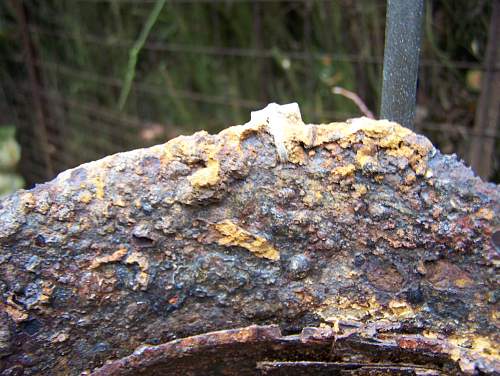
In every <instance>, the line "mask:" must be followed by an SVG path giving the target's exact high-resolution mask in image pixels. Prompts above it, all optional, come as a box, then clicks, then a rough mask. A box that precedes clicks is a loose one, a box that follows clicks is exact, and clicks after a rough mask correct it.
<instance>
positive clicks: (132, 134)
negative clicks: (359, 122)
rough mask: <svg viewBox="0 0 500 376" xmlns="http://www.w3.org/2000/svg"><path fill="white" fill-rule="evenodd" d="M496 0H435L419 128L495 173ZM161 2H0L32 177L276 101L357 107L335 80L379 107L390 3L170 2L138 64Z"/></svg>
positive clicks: (6, 67) (323, 108)
mask: <svg viewBox="0 0 500 376" xmlns="http://www.w3.org/2000/svg"><path fill="white" fill-rule="evenodd" d="M497 2H498V1H497V0H495V1H494V2H493V3H491V2H489V1H479V0H478V1H465V0H464V1H460V2H458V3H460V6H462V7H463V9H460V6H457V5H456V4H457V2H454V1H444V0H443V1H437V0H436V1H430V0H429V1H427V2H426V17H425V25H424V30H425V31H424V38H423V39H424V42H423V46H422V54H421V63H420V73H419V87H418V107H417V119H416V129H417V131H419V132H422V133H424V134H426V135H427V136H428V137H430V138H431V140H432V141H433V142H434V143H435V144H437V146H438V147H440V148H441V149H442V150H443V151H444V152H447V153H451V152H455V153H457V154H458V155H459V156H461V157H462V158H464V159H465V160H467V161H470V162H471V163H473V164H474V160H478V156H477V154H478V153H480V154H481V156H480V158H479V159H480V160H481V164H480V165H478V166H479V168H478V169H479V170H480V173H481V175H482V176H484V177H486V178H489V179H491V180H493V181H498V180H499V177H500V171H499V170H500V168H499V155H498V153H496V152H495V150H496V147H497V146H498V144H499V143H500V132H499V127H498V109H497V111H496V112H495V111H494V110H495V106H496V107H498V104H499V103H500V98H499V94H498V90H497V89H496V85H498V86H500V83H499V82H498V75H499V73H498V72H499V61H498V57H497V55H498V52H497V49H496V47H495V45H496V43H495V41H494V38H493V36H494V35H495V34H494V33H495V32H496V30H497V29H495V28H497V27H498V22H499V20H498V18H499V15H498V11H497V10H495V9H496V8H498V6H497V5H495V4H496V3H497ZM157 3H158V1H157V0H151V1H149V0H145V1H144V0H143V1H133V0H76V1H73V0H60V1H56V0H52V1H51V0H47V1H35V0H33V1H21V0H13V1H7V2H4V3H2V4H1V5H0V22H1V24H0V57H1V61H0V67H1V77H0V79H1V84H2V85H1V92H0V110H1V111H2V113H1V114H0V122H2V123H13V124H15V125H16V126H17V128H18V130H19V131H18V135H19V141H20V143H21V146H22V163H21V170H22V171H21V172H22V174H23V175H24V177H25V179H26V181H27V182H28V184H29V185H32V184H34V183H40V182H43V181H46V180H48V179H51V178H53V177H54V176H55V175H56V174H57V173H58V172H60V171H63V170H65V169H68V168H72V167H75V166H77V165H78V164H80V163H83V162H86V161H89V160H94V159H97V158H100V157H102V156H104V155H107V154H111V153H116V152H120V151H125V150H129V149H132V148H136V147H144V146H148V145H151V144H154V143H158V142H164V141H166V140H168V139H169V138H172V137H175V136H176V135H178V134H182V133H184V134H186V133H191V132H193V131H195V130H198V129H207V130H209V131H211V132H216V131H218V130H220V129H221V128H223V127H226V126H229V125H233V124H241V123H243V122H245V121H247V120H248V118H249V112H250V111H252V110H256V109H259V108H262V107H264V106H265V105H266V104H267V103H268V102H270V101H275V102H282V103H283V102H291V101H297V102H299V104H300V105H301V109H302V111H303V117H304V119H305V120H306V121H308V122H326V121H334V120H345V119H347V118H351V117H356V116H360V113H359V110H358V109H357V107H356V106H355V105H354V104H353V103H351V102H350V101H349V100H348V99H346V98H343V97H340V96H337V95H335V94H333V93H332V88H333V87H334V86H342V87H345V88H347V89H349V90H352V91H354V92H356V93H357V94H359V95H360V97H361V98H363V99H364V101H365V102H366V104H367V106H368V107H369V108H370V110H372V111H373V112H375V113H377V111H378V107H379V103H380V84H381V71H382V61H383V43H384V22H385V21H384V15H385V1H357V2H353V1H348V0H331V1H327V0H286V1H285V0H259V1H247V0H197V1H194V0H170V1H166V2H165V6H164V7H163V8H162V10H161V12H160V13H159V16H158V19H157V20H155V23H154V25H153V28H152V29H151V32H150V34H149V35H147V38H146V41H145V43H144V45H143V46H142V48H141V49H140V51H139V52H138V53H137V51H136V52H135V53H136V56H137V57H138V60H137V65H136V66H134V68H133V72H130V69H129V68H130V66H129V65H128V62H129V60H130V58H131V56H132V55H133V54H134V52H133V51H134V48H135V45H136V38H137V35H138V34H139V33H140V31H141V29H142V27H143V25H144V24H145V22H146V19H147V18H148V17H149V15H150V12H151V10H152V8H153V6H155V4H157ZM471 3H473V4H471ZM492 4H493V5H492ZM455 6H456V8H457V9H455ZM495 7H496V8H495ZM492 30H493V31H492ZM130 73H132V77H133V81H132V85H131V91H130V93H129V94H128V96H127V97H126V102H125V105H124V107H123V108H120V106H119V105H118V101H119V100H118V98H119V97H120V95H122V94H123V90H124V86H125V84H124V82H125V79H124V77H126V74H130ZM485 97H488V98H489V100H488V101H486V100H485ZM485 103H486V104H485ZM485 119H486V120H485ZM495 122H496V123H495ZM492 124H494V125H493V126H492ZM478 145H481V146H482V147H480V148H479V149H478ZM474 150H475V151H474ZM473 152H474V153H475V154H474V155H472V154H471V153H473ZM485 161H486V162H485ZM484 166H486V167H484Z"/></svg>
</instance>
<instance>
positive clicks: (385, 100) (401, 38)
mask: <svg viewBox="0 0 500 376" xmlns="http://www.w3.org/2000/svg"><path fill="white" fill-rule="evenodd" d="M423 13H424V1H423V0H388V1H387V17H386V26H385V48H384V69H383V77H382V103H381V108H380V117H381V118H383V119H389V120H392V121H396V122H398V123H400V124H401V125H404V126H405V127H408V128H410V129H413V122H414V119H415V103H416V90H417V77H418V59H419V54H420V39H421V34H422V33H421V31H422V17H423Z"/></svg>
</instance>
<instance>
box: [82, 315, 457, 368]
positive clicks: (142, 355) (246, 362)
mask: <svg viewBox="0 0 500 376" xmlns="http://www.w3.org/2000/svg"><path fill="white" fill-rule="evenodd" d="M365 329H366V328H365ZM342 332H343V333H342V334H341V335H340V334H339V333H338V332H335V331H334V330H333V329H332V328H304V329H303V330H302V332H301V333H300V334H298V335H297V334H296V335H288V336H283V335H282V334H281V330H280V328H279V327H278V326H276V325H274V326H273V325H269V326H250V327H246V328H241V329H230V330H225V331H219V332H212V333H207V334H201V335H198V336H194V337H189V338H184V339H181V340H175V341H172V342H169V343H166V344H163V345H158V346H145V347H143V348H140V349H138V350H137V351H135V352H134V353H133V354H131V355H130V356H127V357H125V358H123V359H120V360H116V361H113V362H110V363H108V364H106V365H105V366H103V367H102V368H100V369H99V370H96V371H95V372H93V373H92V376H113V375H136V374H139V373H140V374H141V375H165V374H166V375H169V374H176V372H177V373H180V370H182V374H183V375H190V374H196V375H255V374H262V375H319V374H321V375H324V374H328V375H332V374H333V375H335V374H339V375H376V374H380V375H387V374H394V375H423V374H426V375H428V376H431V375H441V374H443V373H442V371H443V370H444V371H446V372H447V373H454V374H459V373H460V370H459V369H458V367H457V365H456V364H455V363H454V362H453V361H452V360H451V359H449V355H448V354H447V353H446V351H445V348H446V344H445V343H443V342H442V341H438V340H430V339H426V338H424V337H422V336H418V335H399V336H392V338H391V336H390V335H389V336H387V337H385V338H384V339H377V338H370V339H368V338H367V337H366V333H365V332H364V331H362V330H359V328H352V327H348V326H347V327H343V328H342ZM353 354H355V356H353ZM374 358H376V359H377V360H378V362H374V361H373V359H374ZM263 359H264V360H263ZM265 359H281V360H279V361H275V360H272V361H270V360H265ZM282 359H287V361H283V360H282ZM303 359H308V360H307V361H304V360H303ZM325 359H327V360H329V361H324V360H325ZM344 359H349V360H351V361H350V362H346V361H343V360H344ZM353 359H354V360H353ZM394 359H397V360H398V361H399V362H405V361H406V363H395V362H394ZM262 360H263V361H262ZM409 362H412V363H413V364H411V363H409ZM436 364H440V366H436ZM376 372H379V373H376Z"/></svg>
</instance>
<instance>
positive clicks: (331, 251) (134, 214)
mask: <svg viewBox="0 0 500 376" xmlns="http://www.w3.org/2000/svg"><path fill="white" fill-rule="evenodd" d="M499 198H500V190H499V188H498V187H497V186H495V185H493V184H488V183H483V182H482V181H481V180H480V179H479V178H477V177H474V175H473V173H472V172H471V170H470V169H468V168H466V167H465V166H464V165H463V164H462V163H461V162H459V161H458V160H457V159H456V157H454V156H444V155H441V154H440V153H439V152H438V151H436V150H435V149H434V148H433V146H432V145H431V143H430V142H429V141H428V140H427V139H426V138H424V137H422V136H418V135H415V134H414V133H412V132H411V131H409V130H408V129H405V128H402V127H400V126H399V125H397V124H395V123H390V122H388V121H374V120H370V119H354V120H351V121H349V122H347V123H336V124H323V125H306V124H304V123H303V122H302V120H301V119H300V113H299V112H298V110H297V108H296V107H294V106H287V107H279V106H271V107H269V108H268V109H267V111H265V112H259V113H255V114H254V116H253V117H252V121H251V122H250V123H248V124H245V125H243V126H237V127H232V128H228V129H226V130H224V131H222V132H221V133H219V134H218V135H209V134H207V133H206V132H199V133H196V134H194V135H193V136H190V137H179V138H176V139H174V140H172V141H169V142H168V143H166V144H164V145H158V146H155V147H152V148H149V149H141V150H135V151H132V152H128V153H121V154H117V155H113V156H109V157H107V158H104V159H102V160H100V161H96V162H92V163H88V164H85V165H82V166H80V167H78V168H75V169H73V170H69V171H66V172H64V173H62V174H60V175H59V176H58V177H57V178H56V179H55V180H53V181H52V182H49V183H47V184H43V185H40V186H37V187H36V188H34V189H33V190H30V191H20V192H18V193H16V194H14V195H12V196H10V197H8V198H7V199H5V200H3V201H2V202H1V204H0V294H1V301H0V370H1V372H3V373H2V375H16V374H25V375H34V374H40V375H74V374H75V375H76V374H80V373H82V372H83V373H84V374H91V373H92V372H94V373H95V374H101V375H102V374H113V373H112V372H114V374H117V375H118V374H120V375H121V374H127V372H128V374H134V372H139V370H141V372H146V374H147V372H149V373H150V374H154V372H156V371H158V370H156V371H155V368H150V367H156V366H158V365H159V367H164V368H159V369H164V370H168V367H169V365H168V364H179V365H182V367H185V368H184V369H183V371H182V374H189V373H187V371H189V372H191V373H193V374H197V373H198V374H208V373H206V370H208V369H211V370H212V373H213V374H216V373H217V372H218V371H217V368H210V367H215V365H216V364H223V365H224V367H226V368H227V369H225V370H223V371H224V372H226V374H227V373H231V370H232V369H231V367H233V365H228V364H227V363H228V362H227V361H225V360H224V359H226V360H227V359H228V356H229V355H230V354H235V355H234V356H235V358H234V359H235V363H234V368H235V369H241V370H250V369H252V370H253V371H252V372H256V373H258V372H260V373H262V374H266V373H267V374H269V375H271V374H280V373H279V372H281V371H282V370H285V369H286V368H288V371H290V369H292V368H294V370H293V372H296V374H300V373H299V372H301V371H300V368H301V367H302V368H304V367H306V368H307V367H309V369H310V370H312V369H313V368H315V367H316V368H317V369H321V368H322V369H323V371H325V370H326V369H328V368H329V369H330V371H331V370H332V369H334V368H332V367H344V368H345V367H354V368H350V369H347V368H346V369H345V370H343V371H342V372H344V371H345V372H344V373H341V374H349V373H346V372H351V373H352V374H377V372H378V374H381V373H382V374H383V372H392V373H394V374H411V372H413V373H414V374H422V372H424V374H425V372H430V373H428V374H433V373H432V372H434V374H436V373H438V374H439V373H441V374H447V373H452V374H460V373H464V374H473V373H474V372H483V373H490V374H494V373H495V372H498V371H499V370H500V366H499V360H498V333H497V332H498V327H497V325H498V301H497V300H498V298H497V294H498V292H497V291H498V281H497V280H498V278H497V270H496V269H495V268H496V263H498V252H499V251H498V248H497V246H496V244H497V243H498V241H497V238H498V230H499V229H500V226H499V220H498V214H499V211H500V208H499V201H500V200H499ZM255 324H256V325H270V324H274V325H278V326H279V327H280V328H281V330H282V332H283V333H284V334H283V335H282V334H281V332H279V331H278V329H277V328H276V327H269V326H265V327H264V328H259V327H255V326H251V327H249V328H248V326H249V325H255ZM305 327H316V328H317V329H307V330H306V332H307V333H313V337H314V338H316V337H318V338H317V343H316V342H315V341H316V340H315V341H312V340H310V339H308V340H305V342H304V336H307V335H306V334H304V332H302V334H300V335H292V334H293V333H300V332H301V330H302V329H303V328H305ZM232 328H242V329H236V330H235V331H223V332H216V333H209V332H212V331H219V330H227V329H232ZM318 328H319V329H318ZM203 333H208V334H203ZM318 333H319V334H318ZM325 333H327V334H325ZM197 335H201V336H197ZM290 335H291V336H290ZM192 336H195V337H192ZM183 337H188V338H185V339H183V340H177V338H183ZM308 338H309V337H308ZM172 341H173V342H172ZM266 341H267V342H266ZM313 342H314V343H313ZM162 344H163V345H162ZM144 346H150V347H146V348H145V347H144ZM339 346H340V347H339ZM343 346H346V349H347V350H346V351H345V352H342V350H341V349H342V348H343ZM316 347H318V349H324V350H318V351H319V352H318V353H317V354H316V352H315V351H316V350H314V349H315V348H316ZM137 349H138V350H137ZM293 349H295V350H293ZM326 349H328V350H326ZM134 351H135V352H134ZM278 353H280V354H282V356H278V355H277V354H278ZM297 353H298V355H297V356H295V355H294V354H297ZM238 354H239V355H238ZM308 354H310V355H311V356H309V355H308ZM422 354H423V355H422ZM106 362H110V363H109V364H105V363H106ZM307 362H312V363H307ZM238 364H240V365H238ZM103 367H104V368H103ZM165 367H166V368H165ZM197 367H198V368H197ZM203 367H205V368H203ZM224 367H222V368H224ZM245 367H246V368H245ZM356 367H357V368H356ZM384 367H385V368H384ZM391 367H392V368H391ZM222 368H220V370H221V372H222ZM184 371H186V372H184ZM330 371H328V372H330ZM106 372H107V373H106ZM165 372H166V371H165ZM172 372H173V373H174V374H179V370H176V371H175V372H174V371H172ZM242 372H243V371H242ZM245 372H246V371H245ZM248 372H250V371H248ZM318 372H320V371H318ZM325 372H326V371H325ZM331 372H333V371H331ZM339 372H340V371H339ZM356 372H357V373H356ZM363 372H364V373H363ZM367 372H368V373H367ZM370 372H371V373H370ZM398 372H399V373H398ZM405 372H406V373H405ZM408 372H410V373H408ZM167 374H168V373H167ZM289 374H290V373H289ZM319 374H321V373H319Z"/></svg>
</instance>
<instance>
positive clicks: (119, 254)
mask: <svg viewBox="0 0 500 376" xmlns="http://www.w3.org/2000/svg"><path fill="white" fill-rule="evenodd" d="M126 254H127V250H126V249H125V248H120V249H119V250H118V251H115V252H113V253H112V254H111V255H107V256H102V257H97V258H96V259H94V260H92V263H91V264H90V266H89V269H96V268H98V267H99V266H101V265H102V264H107V263H109V262H116V261H120V260H121V259H122V258H123V256H125V255H126Z"/></svg>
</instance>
